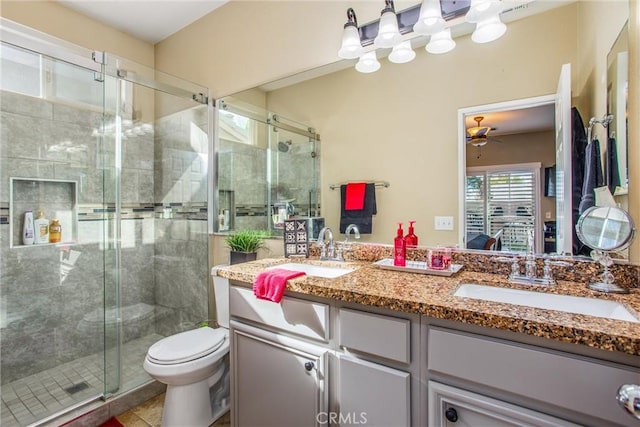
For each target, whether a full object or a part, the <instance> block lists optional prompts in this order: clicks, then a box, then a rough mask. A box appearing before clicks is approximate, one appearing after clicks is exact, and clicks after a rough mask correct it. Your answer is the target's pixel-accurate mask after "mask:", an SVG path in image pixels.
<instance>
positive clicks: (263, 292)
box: [253, 268, 305, 302]
mask: <svg viewBox="0 0 640 427" xmlns="http://www.w3.org/2000/svg"><path fill="white" fill-rule="evenodd" d="M304 274H305V273H304V272H303V271H293V270H286V269H284V268H274V269H271V270H265V271H263V272H262V273H260V274H258V276H257V277H256V280H255V281H254V282H253V294H254V295H255V296H256V298H259V299H266V300H269V301H273V302H280V300H281V299H282V295H283V294H284V288H285V287H286V285H287V280H289V279H294V278H296V277H299V276H304Z"/></svg>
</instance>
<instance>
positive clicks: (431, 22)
mask: <svg viewBox="0 0 640 427" xmlns="http://www.w3.org/2000/svg"><path fill="white" fill-rule="evenodd" d="M444 25H445V21H444V19H442V10H441V9H440V1H439V0H424V1H423V2H422V6H420V15H419V17H418V20H417V21H416V23H415V25H414V26H413V32H414V33H416V34H420V35H423V36H430V35H432V34H436V33H439V32H440V31H442V30H444Z"/></svg>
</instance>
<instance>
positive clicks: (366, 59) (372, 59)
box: [356, 50, 380, 73]
mask: <svg viewBox="0 0 640 427" xmlns="http://www.w3.org/2000/svg"><path fill="white" fill-rule="evenodd" d="M379 69H380V63H379V62H378V58H376V51H375V50H373V51H371V52H367V53H365V54H363V55H362V56H361V57H360V60H358V63H357V64H356V70H358V71H359V72H361V73H374V72H376V71H378V70H379Z"/></svg>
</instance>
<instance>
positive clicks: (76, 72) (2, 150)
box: [0, 19, 213, 426]
mask: <svg viewBox="0 0 640 427" xmlns="http://www.w3.org/2000/svg"><path fill="white" fill-rule="evenodd" d="M0 35H1V36H2V37H1V40H2V45H1V48H0V129H1V134H0V375H1V376H0V395H1V397H2V403H1V407H0V416H1V419H0V424H1V425H2V426H26V425H30V424H37V423H40V422H43V421H47V420H50V419H53V418H54V417H56V416H57V415H58V414H60V413H63V412H65V411H68V410H70V409H73V408H76V407H80V406H82V405H84V404H87V403H89V402H92V401H95V400H98V399H102V398H105V397H109V396H113V395H118V394H121V393H124V392H127V391H129V390H132V389H134V388H136V387H138V386H140V385H142V384H145V383H147V382H149V381H150V380H151V378H150V377H149V376H147V374H146V373H145V372H144V370H143V368H142V362H143V360H144V356H145V354H146V351H147V349H148V347H149V346H150V345H151V344H152V343H154V342H155V341H157V340H158V339H160V338H162V337H163V336H167V335H170V334H174V333H177V332H180V331H184V330H187V329H192V328H194V327H196V325H197V324H199V323H200V322H201V321H203V320H206V319H208V318H209V315H208V306H209V304H208V289H209V286H208V227H207V221H208V216H209V215H208V214H209V211H210V208H209V198H208V187H209V176H210V174H209V171H208V165H209V162H208V157H207V156H208V153H210V152H213V151H212V138H211V130H210V129H211V127H212V124H211V123H212V107H211V103H210V102H209V100H208V90H207V89H206V88H203V87H200V86H198V85H195V84H193V83H189V82H186V81H183V80H180V79H177V78H174V77H170V76H167V75H163V74H162V73H159V72H157V71H155V70H152V69H149V68H146V67H143V66H140V65H139V64H135V63H133V62H130V61H127V60H125V59H122V58H118V57H116V56H114V55H110V54H106V53H102V52H92V51H89V50H86V49H84V48H79V47H77V46H74V45H70V44H68V43H67V42H64V41H62V40H58V39H54V38H52V37H49V36H47V35H45V34H42V33H39V32H36V31H34V30H32V29H29V28H26V27H23V26H20V25H18V24H15V23H13V22H11V21H7V20H4V19H3V20H2V21H1V22H0ZM28 211H31V212H32V213H33V216H34V218H37V217H38V216H39V215H40V214H39V212H42V214H41V215H40V216H41V217H42V218H41V219H43V220H46V221H37V222H36V225H38V226H39V227H37V228H36V229H34V230H33V231H34V233H35V238H36V239H37V240H39V241H40V243H31V239H29V238H27V239H25V238H24V226H25V223H27V224H29V223H30V222H29V221H27V220H25V218H27V215H25V214H26V213H27V212H28ZM54 219H56V220H58V223H59V224H60V225H61V229H62V231H61V238H60V241H58V242H56V241H55V240H56V239H55V238H54V237H55V236H54V233H49V235H47V234H46V233H47V231H48V230H46V227H43V226H42V225H43V224H50V223H51V221H52V220H54ZM27 231H28V230H27ZM27 234H28V233H27Z"/></svg>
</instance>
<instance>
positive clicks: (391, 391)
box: [335, 308, 412, 427]
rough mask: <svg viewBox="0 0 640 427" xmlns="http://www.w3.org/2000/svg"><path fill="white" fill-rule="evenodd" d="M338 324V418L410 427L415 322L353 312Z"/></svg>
mask: <svg viewBox="0 0 640 427" xmlns="http://www.w3.org/2000/svg"><path fill="white" fill-rule="evenodd" d="M337 320H338V325H339V326H338V328H337V329H338V334H337V335H338V344H339V350H340V351H339V353H338V370H337V375H336V376H335V377H336V381H337V390H338V391H337V398H338V401H339V403H340V413H341V414H343V416H344V414H347V415H348V416H349V415H350V416H352V417H353V416H361V418H362V421H364V420H365V419H366V423H363V424H366V425H367V426H380V427H389V426H394V427H408V426H410V425H411V400H412V399H411V395H412V393H411V374H410V372H408V370H409V369H410V367H411V321H410V320H409V319H406V318H398V317H394V316H388V315H381V314H375V313H369V312H365V311H361V310H353V309H349V308H340V310H339V311H338V315H337ZM356 356H357V357H356ZM392 366H395V367H392ZM398 367H399V369H398ZM351 424H353V423H351Z"/></svg>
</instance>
